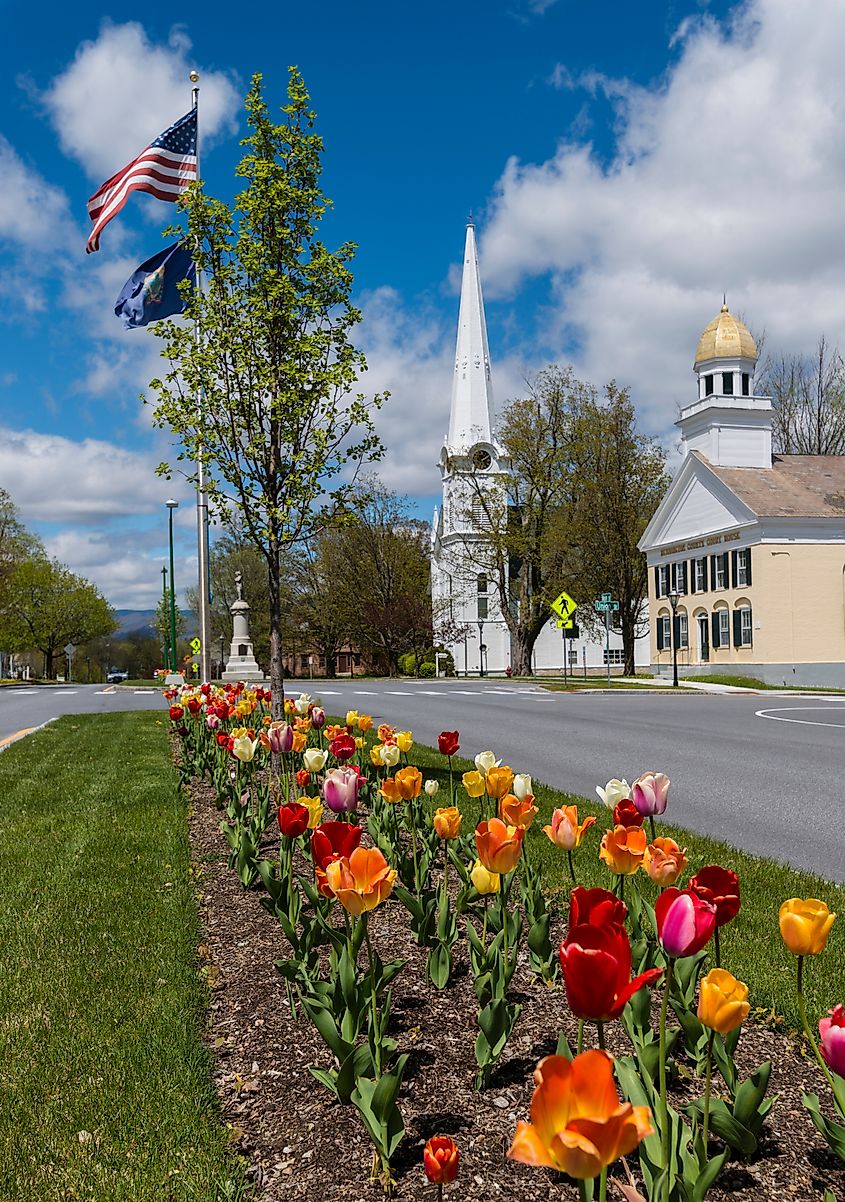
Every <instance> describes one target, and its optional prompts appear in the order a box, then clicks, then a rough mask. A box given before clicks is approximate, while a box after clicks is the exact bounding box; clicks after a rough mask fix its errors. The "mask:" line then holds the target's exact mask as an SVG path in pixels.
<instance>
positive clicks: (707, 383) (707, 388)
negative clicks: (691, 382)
mask: <svg viewBox="0 0 845 1202" xmlns="http://www.w3.org/2000/svg"><path fill="white" fill-rule="evenodd" d="M704 395H705V396H712V395H713V377H712V376H705V377H704Z"/></svg>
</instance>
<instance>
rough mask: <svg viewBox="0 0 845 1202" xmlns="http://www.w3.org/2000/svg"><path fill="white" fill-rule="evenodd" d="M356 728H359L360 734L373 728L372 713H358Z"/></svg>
mask: <svg viewBox="0 0 845 1202" xmlns="http://www.w3.org/2000/svg"><path fill="white" fill-rule="evenodd" d="M358 729H359V730H360V732H361V734H365V733H366V732H367V731H368V730H372V729H373V717H372V714H359V715H358Z"/></svg>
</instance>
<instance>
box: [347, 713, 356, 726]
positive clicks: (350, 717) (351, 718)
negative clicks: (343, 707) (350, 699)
mask: <svg viewBox="0 0 845 1202" xmlns="http://www.w3.org/2000/svg"><path fill="white" fill-rule="evenodd" d="M357 722H358V711H357V710H347V711H346V725H347V726H355V725H356V724H357Z"/></svg>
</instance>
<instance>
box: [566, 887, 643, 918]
mask: <svg viewBox="0 0 845 1202" xmlns="http://www.w3.org/2000/svg"><path fill="white" fill-rule="evenodd" d="M627 913H628V907H627V906H626V905H625V903H624V902H623V901H621V900H620V899H619V898H618V897H617V896H616V894H615V893H611V892H610V890H609V889H585V888H584V887H583V886H582V885H579V886H578V887H577V888H576V889H573V890H572V893H571V894H570V897H569V926H570V928H572V927H579V926H583V925H585V924H589V925H590V926H594V927H603V926H605V925H607V924H608V923H611V922H612V923H616V925H617V926H620V927H621V926H624V924H625V917H626V915H627Z"/></svg>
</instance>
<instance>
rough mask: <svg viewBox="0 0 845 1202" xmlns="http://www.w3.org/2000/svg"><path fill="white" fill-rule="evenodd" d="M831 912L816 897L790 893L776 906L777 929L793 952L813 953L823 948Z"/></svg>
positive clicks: (833, 916)
mask: <svg viewBox="0 0 845 1202" xmlns="http://www.w3.org/2000/svg"><path fill="white" fill-rule="evenodd" d="M835 917H836V915H835V914H831V912H830V910H829V909H828V907H827V904H826V903H825V902H823V901H819V900H818V898H815V897H808V898H806V899H804V900H802V899H801V898H800V897H791V898H790V899H789V901H785V902H784V903H783V905H782V906H781V908H780V914H779V916H778V921H779V922H780V933H781V938H782V939H783V941H784V943H785V944H786V946H787V947H788V948H789V950H790V951H791V952H792V954H793V956H817V955H818V954H819V952H823V951H824V949H825V945H826V943H827V937H828V935H829V934H830V928H831V927H832V926H833V920H834V918H835Z"/></svg>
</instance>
